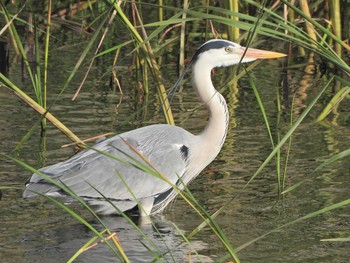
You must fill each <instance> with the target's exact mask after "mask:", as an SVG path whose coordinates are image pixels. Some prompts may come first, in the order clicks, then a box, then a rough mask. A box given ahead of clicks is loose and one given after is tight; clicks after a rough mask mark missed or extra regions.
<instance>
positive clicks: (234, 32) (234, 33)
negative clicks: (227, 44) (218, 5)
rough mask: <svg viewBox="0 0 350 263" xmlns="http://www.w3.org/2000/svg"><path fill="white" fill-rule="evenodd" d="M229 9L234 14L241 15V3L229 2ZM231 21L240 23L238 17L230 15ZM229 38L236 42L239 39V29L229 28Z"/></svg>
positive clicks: (232, 0)
mask: <svg viewBox="0 0 350 263" xmlns="http://www.w3.org/2000/svg"><path fill="white" fill-rule="evenodd" d="M227 2H228V5H229V7H228V9H229V10H230V11H231V12H232V13H239V1H238V0H228V1H227ZM230 19H231V20H233V21H235V22H238V21H239V17H238V16H232V15H230ZM228 36H229V39H230V40H232V41H235V40H236V39H238V38H239V27H235V26H229V28H228Z"/></svg>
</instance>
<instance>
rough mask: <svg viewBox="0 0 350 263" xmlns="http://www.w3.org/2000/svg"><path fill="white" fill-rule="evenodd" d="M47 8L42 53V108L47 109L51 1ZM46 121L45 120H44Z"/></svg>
mask: <svg viewBox="0 0 350 263" xmlns="http://www.w3.org/2000/svg"><path fill="white" fill-rule="evenodd" d="M47 3H48V6H47V21H46V22H47V25H46V36H45V52H44V87H43V97H44V100H43V107H44V109H46V108H47V105H46V98H47V78H48V71H47V69H48V63H49V47H50V27H51V12H52V10H51V7H52V1H51V0H49V1H48V2H47ZM44 120H46V119H44Z"/></svg>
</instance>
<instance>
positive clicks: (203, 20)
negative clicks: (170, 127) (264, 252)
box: [0, 0, 350, 262]
mask: <svg viewBox="0 0 350 263" xmlns="http://www.w3.org/2000/svg"><path fill="white" fill-rule="evenodd" d="M63 2H64V3H63ZM146 2H147V1H145V2H143V1H140V2H135V1H112V0H110V1H60V2H59V3H56V2H55V1H50V0H48V1H25V2H24V4H22V3H20V2H19V1H18V2H17V5H16V4H10V3H7V4H5V3H4V2H3V1H1V5H0V16H1V18H0V21H1V27H0V38H1V39H0V40H2V39H5V38H6V39H7V41H9V42H10V43H11V45H12V52H16V53H18V55H19V56H20V57H21V59H22V60H23V64H24V69H23V74H26V75H27V77H28V79H29V80H30V84H31V88H32V91H33V92H32V91H30V92H28V89H21V88H20V87H18V86H17V85H16V84H15V80H12V79H10V78H8V77H7V75H6V72H2V73H0V92H1V89H9V90H11V91H12V92H13V94H14V95H15V96H17V97H18V98H20V99H21V100H22V101H23V102H24V103H26V104H27V105H29V106H30V107H31V108H32V109H33V110H35V111H36V112H38V114H39V115H38V116H40V118H39V121H38V122H37V123H33V127H32V129H30V131H29V132H28V134H26V136H24V138H23V140H21V141H20V142H19V143H18V148H17V149H20V147H22V146H23V145H24V144H25V143H26V140H27V139H28V138H29V137H30V136H32V135H33V132H34V131H35V130H36V129H39V128H40V129H42V130H43V131H45V129H46V125H47V123H46V120H48V121H49V122H51V123H52V124H53V125H55V126H56V127H57V128H58V129H59V130H60V131H62V132H63V133H64V134H65V135H66V136H67V137H68V138H69V139H70V140H71V141H72V142H73V143H74V144H76V145H77V146H78V147H80V148H85V147H89V146H88V145H86V144H85V143H84V142H83V141H82V140H81V139H79V137H78V136H79V135H76V134H74V133H73V132H72V131H71V130H70V129H69V127H66V126H65V125H64V124H63V123H62V122H61V121H60V120H58V119H57V118H56V117H55V115H54V113H53V112H51V111H50V109H51V108H52V106H53V105H55V103H56V101H57V99H58V98H60V97H61V96H62V95H63V94H64V93H65V91H66V90H67V89H69V88H70V83H71V81H72V79H73V78H74V77H75V76H76V74H77V72H78V71H79V70H81V68H82V65H88V67H87V69H86V71H85V76H84V78H83V80H82V81H81V85H80V86H79V88H78V89H77V91H76V93H75V96H74V97H73V98H72V99H73V100H74V99H76V98H78V97H79V92H80V90H81V89H83V88H84V81H85V79H86V78H87V77H88V76H89V73H90V68H91V67H92V66H93V65H94V62H95V60H96V59H98V58H99V57H101V56H110V57H114V62H113V64H112V65H110V68H111V70H110V72H109V74H110V76H111V78H112V83H113V85H114V87H115V90H116V92H121V93H122V87H120V85H119V82H118V71H117V70H116V67H115V66H116V65H118V59H119V58H120V56H121V54H123V52H129V51H131V52H132V54H133V58H134V60H133V61H132V62H131V64H132V66H133V67H135V68H136V69H137V70H136V72H137V76H136V80H137V82H138V86H140V87H141V90H142V92H143V93H145V94H151V97H152V98H153V99H152V100H151V101H148V103H149V104H152V103H155V102H157V103H156V105H158V106H159V107H160V108H161V110H162V112H163V114H164V119H165V122H167V123H169V124H174V117H173V114H172V110H171V105H170V103H169V101H168V97H167V92H166V88H165V87H166V86H167V85H165V81H164V78H163V76H162V74H163V72H162V70H161V65H162V63H163V61H162V54H163V53H164V52H166V50H167V49H176V48H178V50H179V52H178V53H179V69H180V72H182V71H183V69H184V67H185V58H186V56H187V54H186V53H185V50H186V44H185V43H186V42H187V43H194V42H195V40H196V39H200V40H202V42H203V41H204V40H206V39H210V38H216V37H217V38H225V39H230V40H233V41H236V42H240V43H242V45H245V46H255V45H258V44H259V42H261V41H262V40H264V39H266V38H271V39H274V43H275V47H274V49H279V50H285V51H284V52H285V53H288V55H289V58H290V59H289V61H286V64H285V68H292V67H302V68H303V69H304V71H305V73H307V74H316V73H315V72H319V67H320V65H321V66H322V67H323V68H325V72H324V73H322V74H325V75H327V81H325V84H324V87H322V88H320V89H319V91H317V94H316V95H313V96H314V98H313V100H312V101H311V102H310V103H309V105H307V106H306V107H305V108H304V109H303V111H302V113H301V114H300V115H298V116H295V115H294V114H290V116H291V119H290V128H289V130H288V131H286V132H282V131H277V132H276V133H277V134H274V133H273V131H272V129H271V127H270V124H269V120H268V117H267V114H266V112H265V109H264V105H263V102H262V100H261V98H260V95H259V92H258V89H257V88H256V83H255V82H254V79H253V78H251V76H250V74H249V72H250V71H251V70H252V69H253V68H254V67H255V66H256V65H257V64H258V63H259V62H256V63H253V64H252V65H251V66H249V67H247V68H243V67H242V66H239V67H237V70H236V72H235V74H234V77H233V82H236V81H237V80H238V79H239V78H240V77H242V76H246V77H247V78H248V80H249V83H250V86H251V87H252V88H253V90H254V94H255V96H256V100H257V104H258V105H259V107H260V109H261V113H262V118H263V119H264V121H265V124H266V128H267V132H268V138H267V140H270V141H271V153H270V154H269V155H268V156H267V158H266V159H265V160H264V161H263V162H262V164H261V166H260V168H259V169H258V170H257V171H256V173H255V174H253V175H252V176H251V178H250V180H249V181H248V182H247V184H246V185H245V186H244V187H243V188H242V190H241V192H239V193H237V194H236V195H235V196H234V197H233V198H232V199H231V200H230V201H228V202H227V203H226V204H224V205H223V206H222V208H220V209H218V210H217V211H216V212H215V213H213V214H210V213H209V212H208V211H206V209H205V208H204V207H203V206H201V204H199V203H198V201H197V200H196V199H195V198H194V197H193V195H192V194H191V192H190V191H189V189H188V188H187V187H185V186H184V190H182V191H181V190H180V189H178V188H177V187H176V186H174V185H172V187H174V188H175V189H176V191H178V193H179V195H180V196H181V198H183V199H184V200H185V201H186V203H187V204H188V205H189V207H191V209H193V211H194V212H195V213H197V214H198V217H199V218H200V219H201V220H202V223H201V224H200V225H198V227H197V228H195V229H193V231H192V232H191V233H189V234H183V233H180V234H181V236H182V238H183V242H184V243H191V238H193V237H194V236H195V235H196V234H197V233H198V232H200V231H201V230H202V229H203V228H208V229H210V230H211V231H212V233H213V234H215V235H216V237H217V239H218V241H219V242H221V244H222V246H223V248H224V249H225V250H224V251H223V253H222V255H220V256H221V257H220V258H219V259H218V262H226V261H227V260H231V261H234V262H239V261H240V260H239V255H237V253H238V252H239V251H240V250H242V249H244V248H245V247H247V246H249V245H251V244H252V243H254V242H256V241H257V240H259V239H261V238H264V237H265V236H266V235H269V234H271V233H273V232H275V231H278V230H280V229H282V228H285V227H288V226H290V225H292V224H295V223H299V222H301V221H303V220H307V219H310V218H312V217H314V216H318V215H321V214H324V213H326V212H328V211H331V210H334V209H337V208H340V207H343V206H346V205H349V203H350V199H348V200H344V201H342V202H338V203H334V204H331V205H326V206H325V207H324V208H323V209H321V210H318V211H313V212H310V213H309V214H307V215H305V216H303V217H300V218H299V219H296V220H294V221H292V222H289V223H287V224H285V225H282V226H280V227H278V228H277V229H273V230H271V232H268V233H265V234H263V235H260V236H259V237H257V238H256V239H254V240H251V241H249V242H247V243H246V244H244V245H242V246H240V247H238V248H235V247H233V246H232V244H231V243H230V241H229V238H227V236H226V234H225V233H224V231H223V230H222V229H221V227H220V225H219V224H218V223H217V221H216V218H217V217H218V216H219V215H220V213H221V212H222V211H224V209H225V207H227V206H229V205H230V204H232V202H234V201H235V200H236V198H237V197H238V196H239V195H240V194H241V193H242V192H243V191H245V190H246V189H247V187H249V184H250V183H251V182H252V181H253V180H254V179H255V178H256V177H257V176H258V175H259V174H260V173H261V172H262V171H263V169H264V168H265V167H266V166H267V165H268V164H270V163H272V162H274V164H275V165H276V180H277V182H278V196H279V197H280V198H283V196H284V195H286V194H287V193H289V192H290V191H293V190H294V189H295V188H296V187H299V186H300V185H301V184H302V183H303V182H304V181H300V182H298V183H296V184H293V185H287V183H286V177H287V170H288V169H287V168H288V161H289V160H290V158H291V157H290V151H291V146H292V144H293V133H294V131H295V130H296V129H298V127H299V125H300V123H301V122H302V121H303V120H304V119H305V118H306V117H308V116H309V113H310V111H311V109H312V108H313V107H314V106H315V105H316V104H317V103H318V102H319V100H320V98H321V97H322V96H324V94H325V93H326V90H327V91H329V93H328V97H327V101H328V105H327V106H326V107H325V108H324V110H323V111H322V113H321V114H320V115H319V116H318V118H317V120H316V121H318V122H325V121H327V119H329V118H337V116H339V114H337V107H338V106H339V104H340V103H342V101H343V100H349V99H350V96H349V92H350V82H349V76H350V67H349V61H348V57H346V54H348V52H349V45H348V43H347V41H348V40H349V31H348V29H345V28H344V27H345V26H346V25H345V23H346V21H348V20H347V19H349V11H348V10H350V9H349V3H348V1H342V2H341V1H330V2H329V3H330V5H329V12H325V11H324V10H325V9H324V6H325V5H326V4H327V3H328V1H314V2H313V3H312V4H310V3H309V1H302V0H300V1H298V3H297V4H296V5H293V4H291V2H292V1H286V0H283V1H277V2H276V4H275V5H271V6H268V5H267V2H268V1H259V2H258V1H251V0H246V1H219V2H220V4H221V6H212V5H211V1H204V0H203V1H183V6H171V4H172V3H173V2H174V1H158V4H150V3H146ZM341 4H343V5H345V6H343V7H341ZM346 5H347V6H346ZM155 8H157V9H156V10H158V11H157V16H156V17H153V19H152V20H151V19H150V18H149V17H148V16H147V15H146V14H147V12H150V10H155ZM39 10H45V11H44V12H43V11H39ZM68 14H69V15H68ZM63 25H68V26H69V27H70V28H74V29H72V30H78V31H79V33H81V35H82V36H84V37H85V38H86V39H87V45H86V47H85V49H84V51H83V52H82V53H81V55H80V57H79V58H76V62H75V67H74V68H72V69H69V70H70V72H71V73H70V74H69V76H68V77H67V79H66V81H65V83H64V84H63V86H62V89H61V92H60V94H59V95H58V96H57V95H56V94H50V91H49V90H50V89H49V87H50V83H51V82H52V81H54V80H50V79H49V78H48V70H49V64H50V45H51V40H52V38H53V37H54V36H55V31H57V30H59V28H60V27H62V26H63ZM23 27H25V28H26V33H23V32H22V31H21V30H20V28H23ZM116 32H128V35H127V36H124V37H123V38H122V40H120V41H119V42H118V43H117V44H115V43H113V45H110V43H112V41H111V40H110V39H111V38H112V36H113V34H116ZM239 33H240V34H241V35H240V36H239ZM25 35H27V37H26V38H25V37H24V36H25ZM43 36H44V37H43ZM292 57H301V58H303V61H305V63H303V64H299V65H295V64H293V61H292V59H291V58H292ZM320 61H321V62H320ZM150 83H153V85H154V86H155V89H152V88H150ZM135 86H136V85H135ZM33 93H34V96H31V95H29V94H33ZM280 93H281V92H280V90H279V89H277V90H276V94H277V95H276V98H277V101H278V103H277V107H278V112H279V113H278V114H280V113H281V111H282V109H281V108H282V106H281V101H280V98H281V97H282V95H281V94H280ZM312 94H315V92H313V93H312ZM50 96H53V97H51V100H50V101H52V103H51V104H48V103H47V101H48V98H50ZM55 96H57V97H55ZM295 106H296V105H295V104H293V105H292V107H291V111H293V109H294V107H295ZM0 107H1V106H0ZM294 117H295V118H294ZM39 126H40V127H39ZM43 140H45V137H43ZM283 147H284V148H283ZM285 148H286V149H287V150H286V149H285ZM101 154H106V153H101ZM349 155H350V150H346V151H343V152H341V153H339V154H337V155H335V156H332V157H330V158H329V159H328V160H325V161H324V162H323V163H322V164H320V166H319V167H318V168H317V169H316V170H315V172H316V171H319V170H321V169H323V168H324V167H325V166H326V165H328V164H330V163H333V162H334V161H336V160H339V159H341V158H345V157H348V156H349ZM2 157H4V158H8V159H11V160H13V161H14V162H17V163H18V164H19V165H21V166H23V167H24V168H25V169H28V170H29V171H31V172H35V173H38V171H37V170H35V169H34V168H32V167H30V166H29V165H28V164H25V163H24V162H22V161H20V160H18V159H16V158H14V157H11V156H9V154H8V153H7V154H3V156H2ZM110 158H114V157H113V156H110ZM126 160H127V156H126ZM127 162H131V163H134V164H133V165H135V162H136V160H127ZM136 165H137V166H138V168H139V169H142V170H145V171H147V172H148V173H150V175H151V176H156V177H159V178H161V179H163V180H166V178H165V177H164V176H163V175H162V174H161V171H156V170H155V169H154V168H153V167H152V164H148V163H147V162H145V163H139V162H138V163H137V164H136ZM40 175H41V176H43V177H44V178H45V179H47V180H49V181H52V180H51V179H50V178H49V177H47V176H46V175H44V174H40ZM116 176H122V175H118V174H117V173H116ZM305 180H306V179H305ZM52 183H54V184H57V185H58V186H59V187H61V188H62V189H64V190H65V191H66V192H68V193H69V194H70V195H71V196H72V197H74V198H75V199H76V200H78V202H80V203H81V204H82V206H83V207H85V208H86V209H87V210H88V211H89V213H90V214H91V215H92V216H93V217H94V218H96V219H97V220H98V222H99V223H100V224H101V225H102V226H103V228H104V230H103V231H99V230H97V229H96V228H94V227H93V226H92V225H91V224H90V223H89V222H88V221H87V220H86V219H84V218H83V217H82V216H81V215H79V214H77V213H76V212H74V211H73V210H72V209H70V208H69V207H67V206H66V205H64V203H62V202H60V201H57V200H55V199H53V198H51V197H47V196H44V197H45V198H47V199H49V200H50V201H51V202H53V203H55V204H56V205H58V206H59V207H60V208H61V209H62V211H65V212H67V213H69V214H70V215H71V216H73V217H74V218H76V219H77V220H78V221H79V222H80V223H81V224H83V225H85V226H86V227H87V228H89V229H90V230H91V231H92V233H94V235H95V237H93V238H92V239H91V240H90V241H89V242H88V243H87V244H85V245H84V246H83V247H82V249H81V250H79V251H77V252H76V254H75V255H73V257H72V258H71V261H74V260H75V259H76V258H77V257H78V256H79V255H80V254H81V253H84V251H86V250H87V249H89V248H90V247H91V245H96V244H99V243H101V241H103V242H102V243H103V244H106V245H107V246H109V248H110V249H111V250H112V251H113V252H114V253H115V255H116V258H117V259H118V260H119V261H121V262H129V259H128V258H127V256H126V254H125V252H124V250H123V247H122V246H121V245H120V242H119V241H118V240H117V238H116V236H115V233H113V232H112V231H110V230H109V229H108V227H107V226H105V224H104V222H103V219H101V218H100V217H99V216H98V215H97V214H95V213H94V212H93V211H92V210H91V209H90V208H89V206H88V205H87V204H86V203H85V202H84V200H83V199H82V198H80V197H79V196H77V195H76V194H75V193H74V192H72V191H71V190H70V189H68V188H67V187H66V186H65V185H62V184H59V183H57V182H54V181H52ZM92 187H93V186H92ZM8 188H9V187H5V186H3V187H1V189H8ZM116 209H117V208H116ZM123 216H125V217H126V218H127V219H128V220H129V222H130V224H132V225H133V226H134V227H135V229H137V230H138V231H139V233H140V234H141V235H143V236H144V238H145V240H147V241H149V244H145V246H146V245H147V246H148V249H149V252H150V254H152V255H154V261H162V258H163V256H164V255H165V254H171V250H172V249H173V248H169V251H157V248H156V247H155V245H154V244H152V242H151V241H150V239H148V238H147V236H146V235H145V234H144V233H143V232H142V229H140V228H139V226H137V225H136V224H135V223H134V222H133V221H132V220H131V219H130V218H129V217H128V216H127V215H123ZM150 221H151V223H152V220H151V219H150ZM153 226H154V228H155V229H157V227H156V226H155V225H153ZM330 240H331V241H338V242H344V241H349V239H344V238H339V239H337V238H335V239H330ZM330 240H328V239H327V240H324V241H330ZM122 243H123V242H122ZM100 245H101V244H100ZM154 251H156V252H154ZM174 261H175V260H174Z"/></svg>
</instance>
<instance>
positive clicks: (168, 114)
mask: <svg viewBox="0 0 350 263" xmlns="http://www.w3.org/2000/svg"><path fill="white" fill-rule="evenodd" d="M109 3H110V4H111V5H112V6H113V7H114V8H115V9H116V10H117V12H118V15H119V17H120V19H121V20H122V21H123V22H124V23H125V25H126V27H127V28H128V30H129V31H130V33H131V34H132V36H133V37H134V39H135V40H136V42H137V43H138V44H139V47H138V48H140V49H141V50H142V51H143V52H144V53H145V57H146V60H147V63H148V64H149V65H150V67H151V68H152V73H153V77H154V79H155V82H156V83H157V92H158V96H159V98H160V99H161V101H162V102H163V103H162V110H163V113H164V117H165V119H166V122H167V123H168V124H174V117H173V114H172V111H171V108H170V104H169V100H168V97H167V94H166V91H165V87H164V84H163V83H162V80H161V74H160V70H159V67H158V65H157V62H156V60H155V58H154V54H153V51H152V47H151V45H150V43H149V41H148V40H147V41H146V40H143V38H142V37H141V35H140V34H139V33H138V32H137V30H136V28H135V27H134V26H133V25H132V23H131V22H130V20H129V19H128V17H127V16H126V15H125V13H124V11H123V10H122V9H121V7H120V3H121V1H119V2H118V3H116V2H115V1H111V0H110V1H109ZM136 10H137V9H136ZM138 17H139V16H138ZM140 20H141V19H139V21H140ZM140 24H141V30H142V32H143V36H144V37H145V39H147V34H146V31H145V28H144V25H143V23H142V21H140ZM145 46H146V47H145Z"/></svg>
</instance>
